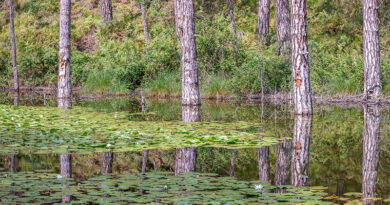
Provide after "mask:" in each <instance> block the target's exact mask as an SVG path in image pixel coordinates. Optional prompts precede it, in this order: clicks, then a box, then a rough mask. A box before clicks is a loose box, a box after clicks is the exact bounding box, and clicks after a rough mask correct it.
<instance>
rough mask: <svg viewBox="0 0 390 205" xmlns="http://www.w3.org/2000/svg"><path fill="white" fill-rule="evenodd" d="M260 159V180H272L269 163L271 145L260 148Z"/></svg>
mask: <svg viewBox="0 0 390 205" xmlns="http://www.w3.org/2000/svg"><path fill="white" fill-rule="evenodd" d="M257 151H258V160H259V179H260V181H267V182H268V181H270V173H269V172H270V165H269V159H268V155H269V147H262V148H259V149H258V150H257Z"/></svg>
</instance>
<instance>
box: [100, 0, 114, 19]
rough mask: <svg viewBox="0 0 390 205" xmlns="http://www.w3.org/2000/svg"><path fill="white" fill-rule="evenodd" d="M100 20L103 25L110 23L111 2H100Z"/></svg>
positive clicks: (107, 0)
mask: <svg viewBox="0 0 390 205" xmlns="http://www.w3.org/2000/svg"><path fill="white" fill-rule="evenodd" d="M100 18H101V21H102V23H103V24H104V23H106V22H111V21H112V3H111V0H100Z"/></svg>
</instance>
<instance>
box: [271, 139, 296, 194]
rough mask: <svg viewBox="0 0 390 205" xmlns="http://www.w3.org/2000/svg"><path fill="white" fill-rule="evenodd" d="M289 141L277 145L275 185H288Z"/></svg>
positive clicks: (290, 144) (290, 148) (290, 143)
mask: <svg viewBox="0 0 390 205" xmlns="http://www.w3.org/2000/svg"><path fill="white" fill-rule="evenodd" d="M291 151H292V142H291V140H287V141H284V142H283V143H280V144H278V146H277V148H276V165H275V185H277V186H280V185H288V184H289V183H290V165H291Z"/></svg>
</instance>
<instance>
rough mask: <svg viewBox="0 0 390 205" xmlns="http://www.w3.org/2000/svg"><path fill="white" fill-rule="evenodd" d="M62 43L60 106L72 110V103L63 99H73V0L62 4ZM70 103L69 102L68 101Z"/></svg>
mask: <svg viewBox="0 0 390 205" xmlns="http://www.w3.org/2000/svg"><path fill="white" fill-rule="evenodd" d="M60 4H61V8H60V42H59V54H58V56H59V65H58V94H57V98H58V100H59V102H58V106H59V107H63V108H70V107H71V106H72V103H71V102H70V104H69V103H65V104H64V103H62V102H60V101H61V100H62V99H72V84H71V81H70V56H71V55H70V46H71V43H70V15H71V0H61V2H60ZM68 102H69V101H68Z"/></svg>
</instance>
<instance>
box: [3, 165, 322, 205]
mask: <svg viewBox="0 0 390 205" xmlns="http://www.w3.org/2000/svg"><path fill="white" fill-rule="evenodd" d="M0 180H1V181H2V183H1V184H0V188H1V189H0V190H1V191H0V198H1V199H0V202H1V203H11V202H12V203H42V202H45V203H48V202H50V203H55V202H60V201H61V199H62V197H64V196H73V197H72V198H73V201H72V202H74V203H104V204H106V203H111V204H116V203H153V202H160V203H163V204H167V203H173V204H177V203H179V202H180V203H185V204H187V203H188V204H193V203H213V202H214V203H215V202H218V204H219V203H223V204H226V203H234V204H247V203H287V204H291V203H302V202H307V203H324V202H321V199H322V197H321V195H323V194H324V193H323V188H322V187H316V188H310V187H305V188H296V187H291V186H283V187H284V188H286V190H287V191H288V193H282V194H280V193H274V192H273V191H272V190H273V189H276V188H279V187H275V186H270V185H268V184H263V185H262V189H261V190H256V189H255V188H254V187H255V185H258V184H255V183H251V182H245V181H237V180H234V179H232V178H223V177H216V175H214V174H201V173H186V174H183V175H180V176H172V173H167V172H155V173H148V174H146V175H117V176H99V177H95V178H90V179H88V180H87V181H83V182H80V183H75V182H74V181H73V180H72V179H57V176H56V174H50V173H45V172H20V173H2V175H1V176H0ZM16 196H17V197H16Z"/></svg>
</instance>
